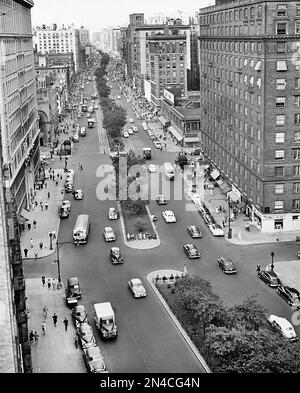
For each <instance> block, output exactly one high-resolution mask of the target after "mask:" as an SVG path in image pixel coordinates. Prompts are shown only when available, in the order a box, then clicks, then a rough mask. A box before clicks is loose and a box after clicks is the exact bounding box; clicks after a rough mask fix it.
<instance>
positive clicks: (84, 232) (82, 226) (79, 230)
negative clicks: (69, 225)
mask: <svg viewBox="0 0 300 393" xmlns="http://www.w3.org/2000/svg"><path fill="white" fill-rule="evenodd" d="M89 230H90V219H89V215H88V214H79V216H78V217H77V220H76V224H75V227H74V230H73V241H74V243H75V244H85V243H87V241H88V236H89Z"/></svg>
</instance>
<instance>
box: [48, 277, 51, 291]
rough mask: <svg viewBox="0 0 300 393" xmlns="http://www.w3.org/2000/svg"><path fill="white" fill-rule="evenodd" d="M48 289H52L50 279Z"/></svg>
mask: <svg viewBox="0 0 300 393" xmlns="http://www.w3.org/2000/svg"><path fill="white" fill-rule="evenodd" d="M47 285H48V289H50V288H51V280H50V278H48V284H47Z"/></svg>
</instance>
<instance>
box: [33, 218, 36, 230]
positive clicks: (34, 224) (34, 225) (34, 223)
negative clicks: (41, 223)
mask: <svg viewBox="0 0 300 393" xmlns="http://www.w3.org/2000/svg"><path fill="white" fill-rule="evenodd" d="M33 228H36V221H35V220H33Z"/></svg>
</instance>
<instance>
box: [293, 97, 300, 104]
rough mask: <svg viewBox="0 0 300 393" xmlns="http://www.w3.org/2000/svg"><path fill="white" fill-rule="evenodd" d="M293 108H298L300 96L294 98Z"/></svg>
mask: <svg viewBox="0 0 300 393" xmlns="http://www.w3.org/2000/svg"><path fill="white" fill-rule="evenodd" d="M294 103H295V106H300V96H294Z"/></svg>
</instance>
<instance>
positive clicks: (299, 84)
mask: <svg viewBox="0 0 300 393" xmlns="http://www.w3.org/2000/svg"><path fill="white" fill-rule="evenodd" d="M295 89H300V78H295Z"/></svg>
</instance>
